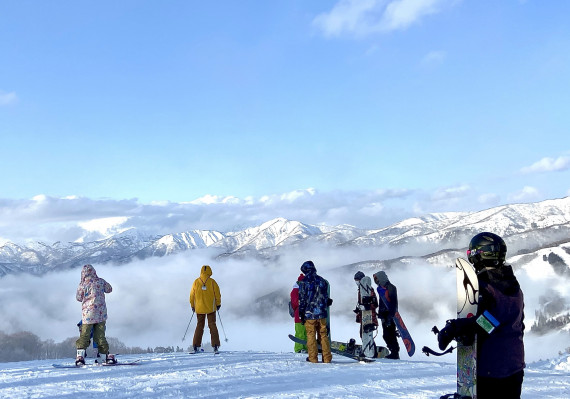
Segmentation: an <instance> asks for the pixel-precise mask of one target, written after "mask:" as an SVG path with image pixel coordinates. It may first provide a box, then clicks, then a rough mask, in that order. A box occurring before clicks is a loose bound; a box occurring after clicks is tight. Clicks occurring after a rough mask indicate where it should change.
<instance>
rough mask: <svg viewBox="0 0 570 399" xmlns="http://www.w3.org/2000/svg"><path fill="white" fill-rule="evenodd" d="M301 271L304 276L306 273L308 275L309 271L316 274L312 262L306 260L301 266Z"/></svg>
mask: <svg viewBox="0 0 570 399" xmlns="http://www.w3.org/2000/svg"><path fill="white" fill-rule="evenodd" d="M301 271H302V272H303V273H304V274H307V273H310V272H311V271H313V272H316V271H317V268H316V267H315V264H314V263H313V261H311V260H308V261H306V262H305V263H303V264H302V265H301Z"/></svg>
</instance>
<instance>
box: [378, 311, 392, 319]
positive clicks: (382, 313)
mask: <svg viewBox="0 0 570 399" xmlns="http://www.w3.org/2000/svg"><path fill="white" fill-rule="evenodd" d="M388 316H390V312H388V311H387V310H380V311H378V318H379V319H382V320H386V319H387V318H388Z"/></svg>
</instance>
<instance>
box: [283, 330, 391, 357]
mask: <svg viewBox="0 0 570 399" xmlns="http://www.w3.org/2000/svg"><path fill="white" fill-rule="evenodd" d="M289 339H290V340H291V341H293V342H297V343H299V344H302V345H307V341H305V340H304V339H300V338H297V337H295V336H294V335H291V334H289ZM317 347H318V349H321V345H319V344H317ZM347 348H348V344H347V343H346V342H340V341H331V352H332V353H336V354H337V355H341V356H345V357H349V358H351V359H354V360H358V361H363V362H367V363H369V362H373V361H375V360H376V359H378V358H385V357H386V356H388V355H389V354H390V351H389V350H388V348H385V347H383V346H377V347H376V349H377V351H378V354H377V356H376V358H369V357H364V356H360V355H359V354H360V353H361V351H362V345H358V344H355V345H354V351H349V350H347Z"/></svg>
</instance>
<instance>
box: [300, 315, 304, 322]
mask: <svg viewBox="0 0 570 399" xmlns="http://www.w3.org/2000/svg"><path fill="white" fill-rule="evenodd" d="M300 317H301V324H305V315H302V316H300Z"/></svg>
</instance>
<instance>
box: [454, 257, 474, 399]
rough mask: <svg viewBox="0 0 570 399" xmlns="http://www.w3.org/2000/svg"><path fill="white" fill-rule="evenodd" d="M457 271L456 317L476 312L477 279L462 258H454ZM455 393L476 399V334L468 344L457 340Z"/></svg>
mask: <svg viewBox="0 0 570 399" xmlns="http://www.w3.org/2000/svg"><path fill="white" fill-rule="evenodd" d="M455 267H456V272H457V318H458V319H465V318H470V317H474V316H475V315H476V314H477V305H478V299H479V281H478V280H477V274H476V273H475V269H474V268H473V266H472V265H471V264H470V263H469V262H468V261H466V260H465V259H463V258H457V259H456V260H455ZM457 393H458V394H459V395H460V397H470V398H473V399H477V336H475V339H474V340H473V342H472V343H471V344H470V345H465V344H464V343H462V342H460V341H457Z"/></svg>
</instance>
